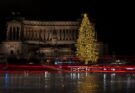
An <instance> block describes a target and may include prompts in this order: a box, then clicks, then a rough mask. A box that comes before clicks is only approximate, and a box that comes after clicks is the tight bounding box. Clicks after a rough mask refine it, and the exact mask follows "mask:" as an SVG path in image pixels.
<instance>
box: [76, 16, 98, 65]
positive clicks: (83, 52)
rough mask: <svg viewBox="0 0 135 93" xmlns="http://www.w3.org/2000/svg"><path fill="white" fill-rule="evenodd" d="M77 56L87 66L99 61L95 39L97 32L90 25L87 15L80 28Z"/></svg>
mask: <svg viewBox="0 0 135 93" xmlns="http://www.w3.org/2000/svg"><path fill="white" fill-rule="evenodd" d="M76 47H77V51H76V55H77V57H79V58H80V60H82V61H84V62H85V64H88V62H92V63H95V62H97V59H98V51H97V50H98V49H97V40H96V37H95V30H94V28H93V25H92V23H90V21H89V18H88V17H87V14H84V16H83V19H82V23H81V26H80V28H79V36H78V39H77V44H76Z"/></svg>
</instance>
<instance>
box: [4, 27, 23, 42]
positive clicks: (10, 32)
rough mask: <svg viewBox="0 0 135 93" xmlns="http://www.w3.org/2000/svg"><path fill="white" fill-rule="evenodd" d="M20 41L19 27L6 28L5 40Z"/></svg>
mask: <svg viewBox="0 0 135 93" xmlns="http://www.w3.org/2000/svg"><path fill="white" fill-rule="evenodd" d="M20 39H21V27H19V26H8V27H7V40H20Z"/></svg>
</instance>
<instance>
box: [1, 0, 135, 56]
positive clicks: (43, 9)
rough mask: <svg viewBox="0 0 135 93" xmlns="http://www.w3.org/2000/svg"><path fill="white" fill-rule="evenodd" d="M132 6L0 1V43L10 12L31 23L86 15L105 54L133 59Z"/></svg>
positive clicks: (103, 0) (111, 0)
mask: <svg viewBox="0 0 135 93" xmlns="http://www.w3.org/2000/svg"><path fill="white" fill-rule="evenodd" d="M133 4H134V3H133V2H129V1H126V0H125V1H123V0H119V1H118V0H0V39H1V41H2V40H3V39H4V38H5V22H6V20H8V18H10V17H11V12H13V11H14V12H19V13H20V16H23V17H25V18H26V19H35V20H77V19H80V18H82V14H83V13H84V12H86V13H88V15H89V18H90V20H91V21H92V22H93V23H94V24H95V30H96V31H97V34H98V39H99V41H103V42H104V43H106V44H108V46H109V54H116V55H134V54H135V44H134V39H135V34H134V31H135V29H134V25H133V24H134V16H135V15H134V7H133V6H134V5H133Z"/></svg>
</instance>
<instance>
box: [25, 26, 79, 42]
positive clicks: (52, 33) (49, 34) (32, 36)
mask: <svg viewBox="0 0 135 93" xmlns="http://www.w3.org/2000/svg"><path fill="white" fill-rule="evenodd" d="M77 32H78V31H77V30H74V29H69V30H32V29H25V30H24V39H25V40H52V39H53V38H56V39H57V40H76V36H77Z"/></svg>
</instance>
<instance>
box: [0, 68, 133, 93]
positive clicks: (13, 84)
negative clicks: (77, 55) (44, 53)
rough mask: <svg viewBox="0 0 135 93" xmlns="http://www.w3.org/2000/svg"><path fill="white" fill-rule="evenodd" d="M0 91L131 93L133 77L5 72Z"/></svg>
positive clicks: (127, 75) (0, 75)
mask: <svg viewBox="0 0 135 93" xmlns="http://www.w3.org/2000/svg"><path fill="white" fill-rule="evenodd" d="M0 90H1V93H28V92H29V93H115V92H116V93H134V91H135V74H134V73H131V74H130V73H62V72H60V73H50V72H44V71H42V72H34V71H31V72H30V71H23V72H21V73H20V72H19V73H9V72H5V73H1V74H0ZM18 91H19V92H18Z"/></svg>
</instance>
